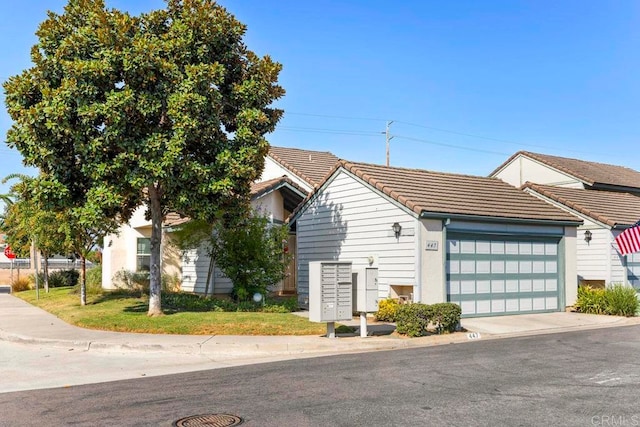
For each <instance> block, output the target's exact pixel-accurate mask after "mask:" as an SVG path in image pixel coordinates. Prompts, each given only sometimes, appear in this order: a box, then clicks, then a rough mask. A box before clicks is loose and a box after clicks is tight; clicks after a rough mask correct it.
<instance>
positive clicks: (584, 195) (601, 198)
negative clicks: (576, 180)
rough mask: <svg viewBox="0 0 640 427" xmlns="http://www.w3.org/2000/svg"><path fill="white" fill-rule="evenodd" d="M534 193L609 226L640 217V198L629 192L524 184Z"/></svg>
mask: <svg viewBox="0 0 640 427" xmlns="http://www.w3.org/2000/svg"><path fill="white" fill-rule="evenodd" d="M522 188H523V189H524V190H529V191H532V192H535V193H537V194H539V195H541V196H544V197H546V198H548V199H550V200H552V201H554V202H557V203H559V204H561V205H564V206H566V207H568V208H571V209H573V210H574V211H576V212H579V213H581V214H583V215H585V216H587V217H589V218H591V219H594V220H596V221H599V222H601V223H603V224H606V225H608V226H610V227H612V228H616V227H620V226H622V227H628V226H631V225H633V224H635V223H636V221H638V219H640V197H638V196H634V195H633V194H630V193H622V192H617V191H604V190H584V189H579V188H566V187H555V186H552V185H539V184H534V183H530V182H528V183H526V184H525V185H524V186H523V187H522Z"/></svg>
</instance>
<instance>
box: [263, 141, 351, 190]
mask: <svg viewBox="0 0 640 427" xmlns="http://www.w3.org/2000/svg"><path fill="white" fill-rule="evenodd" d="M269 156H271V157H272V158H273V159H274V160H275V161H277V162H278V163H280V164H281V165H282V166H284V167H286V168H287V169H289V170H290V171H291V172H293V173H294V174H296V175H297V176H299V177H300V178H302V179H304V180H305V181H306V182H307V183H309V185H311V186H312V187H315V186H316V185H318V184H320V183H321V182H322V181H323V180H324V178H325V177H326V176H327V174H328V173H329V172H331V170H332V169H333V167H334V166H335V165H336V163H338V161H339V160H340V159H339V158H338V157H336V156H334V155H333V154H331V153H330V152H328V151H311V150H301V149H299V148H286V147H273V146H271V147H270V148H269Z"/></svg>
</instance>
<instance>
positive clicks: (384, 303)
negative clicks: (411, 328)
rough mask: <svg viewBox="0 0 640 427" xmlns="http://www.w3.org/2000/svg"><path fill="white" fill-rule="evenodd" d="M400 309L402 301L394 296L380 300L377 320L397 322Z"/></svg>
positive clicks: (376, 315)
mask: <svg viewBox="0 0 640 427" xmlns="http://www.w3.org/2000/svg"><path fill="white" fill-rule="evenodd" d="M399 309H400V303H399V302H398V300H395V299H393V298H387V299H383V300H381V301H378V311H376V314H375V317H376V320H377V321H379V322H395V321H396V316H397V314H398V310H399Z"/></svg>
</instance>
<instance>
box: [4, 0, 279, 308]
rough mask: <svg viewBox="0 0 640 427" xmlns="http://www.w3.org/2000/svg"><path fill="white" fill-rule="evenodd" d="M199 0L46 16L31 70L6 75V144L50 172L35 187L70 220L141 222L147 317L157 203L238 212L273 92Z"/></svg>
mask: <svg viewBox="0 0 640 427" xmlns="http://www.w3.org/2000/svg"><path fill="white" fill-rule="evenodd" d="M245 31H246V27H245V25H243V24H242V23H240V22H239V21H238V20H236V19H235V17H233V16H232V15H231V14H229V13H228V12H227V11H226V10H225V9H224V8H222V7H221V6H219V5H217V4H216V3H215V2H213V1H211V0H169V1H168V3H167V6H166V8H165V9H161V10H156V11H152V12H150V13H145V14H141V15H140V16H130V15H129V14H127V13H122V12H119V11H117V10H108V9H106V8H105V5H104V3H103V2H102V1H101V0H70V1H69V4H68V5H67V6H66V7H65V10H64V13H62V14H55V13H49V16H48V19H46V20H45V21H44V22H43V23H42V24H41V25H40V27H39V29H38V31H37V33H36V34H37V37H38V43H37V44H36V45H35V46H34V47H33V49H32V51H31V58H32V61H33V67H31V68H30V69H28V70H25V71H24V72H23V73H22V74H20V75H18V76H14V77H11V78H10V79H9V80H8V81H7V82H6V83H5V84H4V88H5V92H6V104H7V107H8V111H9V114H10V116H11V118H12V119H13V121H14V123H13V125H12V127H11V129H10V130H9V132H8V135H7V140H8V143H9V145H10V146H12V147H16V148H18V150H19V151H20V152H21V153H22V154H23V156H24V158H25V162H26V163H27V164H29V165H34V166H37V167H39V168H41V170H42V171H43V172H45V174H46V175H47V176H48V177H49V181H48V185H44V186H43V194H44V195H45V196H48V197H49V199H50V200H55V201H56V203H57V204H58V205H67V206H74V207H77V209H78V212H79V214H81V216H82V218H94V219H96V218H100V217H108V218H118V219H119V220H120V221H126V220H128V219H129V218H130V216H131V214H132V212H133V210H135V208H137V207H138V206H141V205H144V206H146V207H147V213H148V217H149V218H150V219H151V224H152V234H151V272H150V279H151V287H150V288H151V289H150V298H149V315H159V314H161V306H160V289H161V286H160V245H161V238H162V221H163V218H164V216H165V215H166V213H167V212H169V211H176V212H180V213H183V214H185V215H189V216H190V217H192V218H196V219H204V220H210V219H213V218H216V217H219V216H220V215H221V214H222V212H225V211H226V212H227V213H228V212H232V211H233V210H235V209H240V208H245V207H246V206H247V202H248V199H249V193H250V183H251V182H252V181H254V180H256V179H257V178H259V176H260V174H261V172H262V169H263V167H264V157H265V155H266V153H267V150H268V143H267V141H266V139H265V138H264V135H265V134H266V133H269V132H271V131H273V130H274V128H275V125H276V123H277V121H278V119H279V118H280V116H281V113H282V112H281V111H280V110H277V109H274V108H272V107H271V104H272V103H273V101H274V100H276V99H278V98H279V97H281V96H282V95H283V94H284V90H283V89H282V88H281V87H280V86H279V85H278V84H277V78H278V74H279V72H280V69H281V66H280V64H278V63H276V62H273V61H272V60H271V59H270V58H269V57H267V56H265V57H259V56H257V55H256V54H254V53H253V52H251V51H250V50H249V49H248V48H247V47H246V46H245V44H244V43H243V36H244V34H245Z"/></svg>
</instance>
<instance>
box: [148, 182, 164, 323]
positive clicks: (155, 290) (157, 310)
mask: <svg viewBox="0 0 640 427" xmlns="http://www.w3.org/2000/svg"><path fill="white" fill-rule="evenodd" d="M148 191H149V210H150V211H151V259H150V263H151V268H150V272H149V312H148V313H147V315H148V316H161V315H162V305H161V301H160V292H161V290H162V283H161V280H162V279H161V274H160V273H161V269H160V257H161V254H160V245H161V244H162V205H161V203H160V197H161V194H160V190H159V189H158V188H156V186H155V185H150V186H149V187H148Z"/></svg>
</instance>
